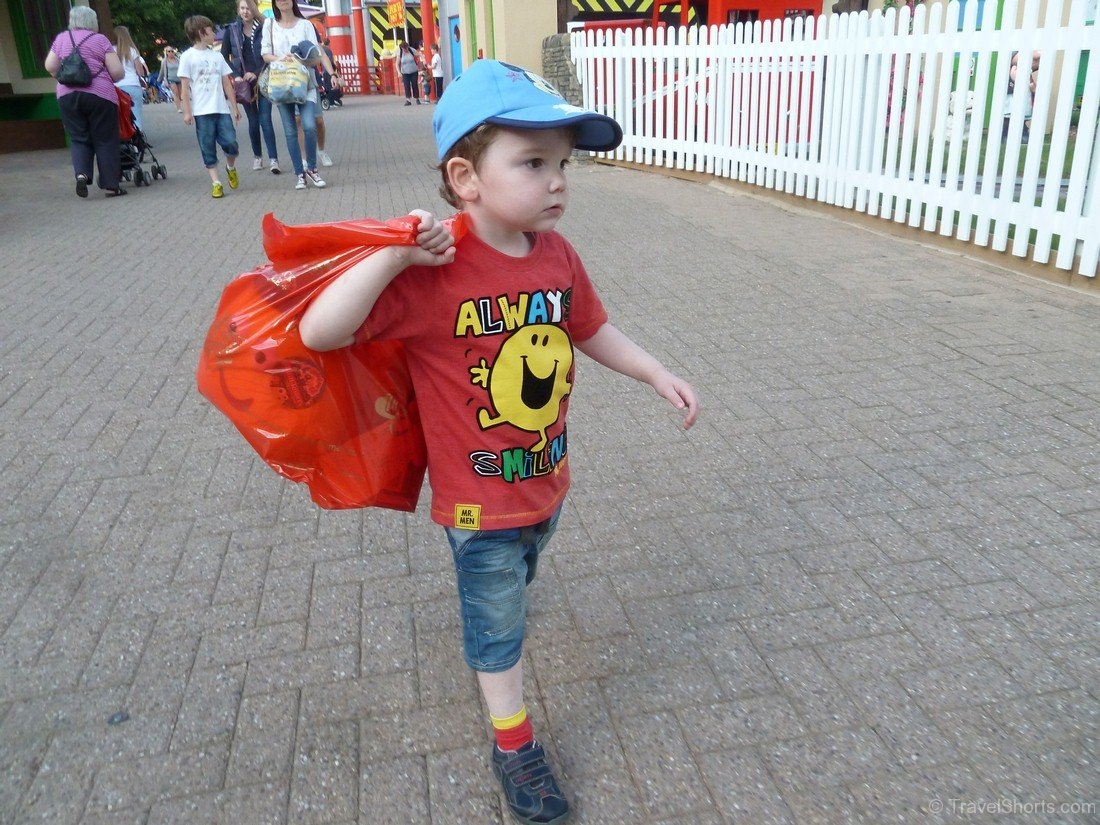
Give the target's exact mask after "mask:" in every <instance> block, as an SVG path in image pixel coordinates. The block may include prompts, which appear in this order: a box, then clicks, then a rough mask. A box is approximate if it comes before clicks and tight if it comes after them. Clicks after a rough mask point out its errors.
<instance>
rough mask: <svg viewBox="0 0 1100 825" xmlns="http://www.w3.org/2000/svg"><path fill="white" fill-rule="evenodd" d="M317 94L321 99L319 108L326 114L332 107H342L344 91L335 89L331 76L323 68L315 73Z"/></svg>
mask: <svg viewBox="0 0 1100 825" xmlns="http://www.w3.org/2000/svg"><path fill="white" fill-rule="evenodd" d="M317 94H318V95H320V97H321V108H322V109H324V110H325V111H326V112H327V111H328V110H329V109H331V108H332V107H333V106H343V105H344V90H343V89H338V88H336V86H335V85H334V84H333V82H332V75H331V74H329V73H328V72H326V71H325V70H324V69H323V68H320V69H318V72H317Z"/></svg>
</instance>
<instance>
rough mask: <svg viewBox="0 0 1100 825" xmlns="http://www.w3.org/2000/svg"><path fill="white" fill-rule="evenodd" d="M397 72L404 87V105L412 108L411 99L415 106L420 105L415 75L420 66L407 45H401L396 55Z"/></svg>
mask: <svg viewBox="0 0 1100 825" xmlns="http://www.w3.org/2000/svg"><path fill="white" fill-rule="evenodd" d="M397 70H398V71H399V72H401V82H402V83H403V84H404V85H405V105H406V106H412V102H413V98H414V97H415V98H416V105H417V106H419V105H420V84H419V83H418V82H417V75H418V74H419V73H420V65H419V64H418V63H417V61H416V52H414V51H413V50H412V47H411V46H410V45H409V44H408V43H402V44H401V49H400V51H399V52H398V54H397Z"/></svg>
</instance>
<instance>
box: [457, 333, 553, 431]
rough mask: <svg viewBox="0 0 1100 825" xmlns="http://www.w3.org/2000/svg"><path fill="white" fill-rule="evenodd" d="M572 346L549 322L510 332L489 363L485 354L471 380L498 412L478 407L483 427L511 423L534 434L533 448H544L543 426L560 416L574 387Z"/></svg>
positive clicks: (479, 421)
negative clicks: (483, 389)
mask: <svg viewBox="0 0 1100 825" xmlns="http://www.w3.org/2000/svg"><path fill="white" fill-rule="evenodd" d="M572 369H573V345H572V343H571V342H570V341H569V336H568V335H566V334H565V332H564V331H563V330H562V329H561V328H559V327H556V326H553V325H552V324H532V325H530V326H526V327H522V328H521V329H519V330H518V331H517V332H515V333H513V334H512V335H511V336H510V337H509V338H508V340H507V341H505V342H504V345H503V346H501V348H500V352H498V353H497V357H496V361H495V362H494V363H493V365H492V367H490V366H489V364H488V363H487V362H486V361H485V359H484V358H482V359H481V362H480V363H479V364H478V365H477V366H476V367H471V368H470V373H471V375H472V376H473V378H472V379H471V380H472V382H473V383H474V384H479V385H481V386H482V387H485V388H486V389H487V390H488V391H489V400H490V401H491V402H492V405H493V409H494V410H496V415H493V414H492V412H491V411H490V410H488V409H485V408H482V409H480V410H478V414H477V421H478V424H479V425H480V427H481V429H483V430H487V429H489V428H490V427H495V426H497V425H498V424H511V425H512V426H513V427H518V428H519V429H521V430H524V431H526V432H529V433H538V435H539V440H538V441H537V442H535V444H534V445H533V446H531V447H530V448H528V449H530V451H531V452H533V453H534V452H538V451H539V450H541V449H543V448H544V447H545V446H546V430H547V428H548V427H550V425H552V424H553V423H554V422H555V421H557V420H558V415H559V410H560V407H561V401H562V399H563V398H565V397H566V396H567V395H569V390H570V388H571V387H572V385H571V384H570V383H569V373H570V371H571V370H572Z"/></svg>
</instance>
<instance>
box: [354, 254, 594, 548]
mask: <svg viewBox="0 0 1100 825" xmlns="http://www.w3.org/2000/svg"><path fill="white" fill-rule="evenodd" d="M606 322H607V312H606V311H605V310H604V307H603V304H602V303H601V302H600V298H599V296H598V295H597V294H596V290H595V287H594V286H593V285H592V282H591V280H589V278H588V273H587V272H586V271H585V269H584V265H583V264H582V263H581V260H580V258H579V257H578V255H577V253H576V251H575V250H574V249H573V247H572V246H570V244H569V242H568V241H566V240H565V239H564V238H563V237H562V236H561V235H559V234H557V233H556V232H550V233H545V234H539V235H536V236H534V248H533V249H532V250H531V253H530V254H529V255H527V256H525V257H522V258H513V257H509V256H507V255H504V254H502V253H501V252H498V251H497V250H495V249H493V248H492V247H490V246H488V245H487V244H485V243H484V242H482V241H481V240H480V239H478V238H477V237H476V236H475V235H473V234H470V235H468V236H466V238H464V239H463V240H462V241H461V242H460V243H459V245H458V248H457V254H456V256H455V260H454V263H452V264H450V265H448V266H443V267H409V268H408V269H406V270H405V271H404V272H402V273H401V274H400V275H398V276H397V277H396V278H395V279H394V280H393V281H392V282H391V283H390V285H389V286H388V287H386V289H385V290H384V291H383V292H382V294H381V296H379V298H378V301H377V303H376V304H375V305H374V309H373V310H372V311H371V314H370V316H369V317H368V318H367V320H366V322H364V324H363V326H362V328H361V329H360V330H359V332H358V338H359V339H360V340H365V339H367V338H396V339H399V340H401V341H402V342H404V344H405V348H406V351H407V355H408V361H409V373H410V375H411V376H412V380H413V387H414V389H415V392H416V398H417V402H418V404H419V407H420V416H421V419H422V422H423V425H424V436H425V440H426V442H427V446H428V479H429V481H430V483H431V488H432V519H433V520H434V521H437V522H439V523H440V524H443V525H445V526H448V527H463V528H467V529H471V530H499V529H505V528H509V527H524V526H527V525H531V524H537V523H538V522H540V521H542V520H544V519H546V518H548V517H549V516H551V515H552V514H553V513H554V511H555V510H556V509H557V507H558V506H559V505H560V504H561V502H562V499H564V497H565V493H566V490H568V488H569V465H568V461H567V453H568V444H567V440H566V427H565V417H566V412H567V411H568V408H569V392H570V389H571V387H572V382H573V377H574V372H575V370H574V366H573V346H572V345H573V342H574V341H584V340H586V339H587V338H590V337H591V336H592V335H594V334H595V332H596V330H598V329H599V328H600V327H601V326H602V325H603V324H604V323H606Z"/></svg>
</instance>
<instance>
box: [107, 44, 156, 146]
mask: <svg viewBox="0 0 1100 825" xmlns="http://www.w3.org/2000/svg"><path fill="white" fill-rule="evenodd" d="M115 52H116V53H117V54H118V59H119V60H121V61H122V68H123V70H124V71H125V74H124V75H123V76H122V80H118V81H116V82H115V86H117V87H118V88H120V89H122V91H124V92H126V94H127V95H129V97H130V100H131V101H132V102H133V107H132V109H131V111H132V112H133V115H134V125H136V126H137V127H138V129H140V130H141V131H142V132H144V131H145V121H144V119H143V118H142V116H141V111H142V105H143V104H144V103H145V90H144V89H142V88H141V80H142V78H143V77H145V76H146V75H147V74H149V67H148V66H146V65H145V59H144V58H143V57H142V56H141V53H140V52H138V50H137V46H135V45H134V40H133V38H132V37H130V30H129V29H128V28H126V27H125V26H115Z"/></svg>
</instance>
